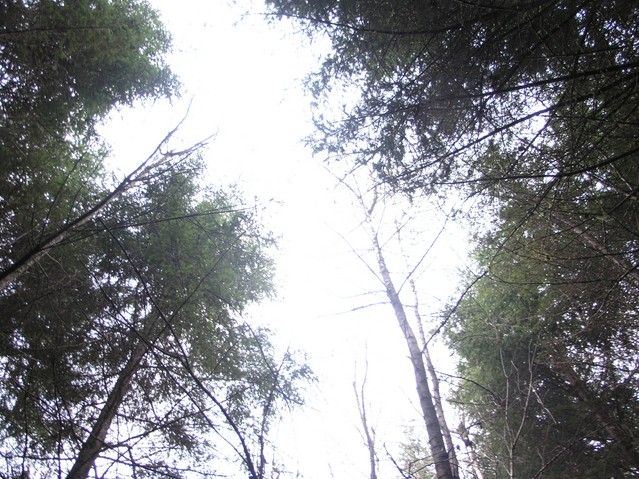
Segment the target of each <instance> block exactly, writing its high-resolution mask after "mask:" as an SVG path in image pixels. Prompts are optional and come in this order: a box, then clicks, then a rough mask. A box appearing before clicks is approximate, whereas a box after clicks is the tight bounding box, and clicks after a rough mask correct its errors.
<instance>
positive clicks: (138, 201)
mask: <svg viewBox="0 0 639 479" xmlns="http://www.w3.org/2000/svg"><path fill="white" fill-rule="evenodd" d="M169 48H170V38H169V36H168V34H167V32H166V31H165V30H164V27H163V25H162V24H161V23H160V21H159V17H158V14H157V12H155V11H154V10H153V9H152V8H151V7H150V6H149V5H148V4H147V3H146V2H144V1H134V0H72V1H64V2H63V1H57V0H47V1H36V2H27V1H18V2H13V1H4V2H0V73H1V78H2V80H1V81H0V162H2V168H1V171H0V377H1V378H2V381H1V385H0V476H1V477H7V478H14V477H21V478H26V477H30V478H38V477H43V478H44V477H52V476H55V477H63V476H65V477H68V478H84V477H88V476H89V475H91V476H93V475H95V476H96V477H97V476H100V477H118V478H119V477H185V476H188V475H189V474H197V475H198V477H206V476H212V475H216V474H218V472H217V471H218V469H219V468H220V467H221V468H231V466H229V465H228V464H229V463H236V462H239V465H238V466H237V467H239V470H242V474H245V473H248V474H249V475H250V476H251V477H254V478H258V477H260V478H261V477H264V475H265V473H266V471H265V467H266V459H265V454H266V452H265V450H266V449H265V448H266V447H267V446H268V442H267V433H268V430H269V427H270V425H271V423H272V420H273V418H274V417H276V415H277V414H278V409H279V407H280V405H281V402H282V401H287V402H289V403H296V402H299V400H300V398H299V396H298V393H297V389H296V388H295V384H297V381H298V380H300V379H303V378H307V377H308V374H309V372H308V370H307V369H306V368H305V367H304V366H300V365H298V364H297V363H296V362H295V361H294V359H293V357H292V356H291V355H290V354H286V355H285V356H284V358H283V359H282V360H281V361H276V359H275V358H276V355H275V352H274V348H273V347H272V346H271V344H270V342H269V334H268V331H265V330H264V329H260V328H253V327H251V326H250V325H249V324H248V323H247V322H246V321H245V320H243V319H242V316H241V315H242V312H243V311H244V310H245V308H246V307H247V306H248V305H250V304H252V303H254V302H256V301H259V300H260V299H262V298H264V297H267V296H269V295H271V294H272V291H273V285H272V282H271V276H272V269H273V265H272V261H271V259H270V251H271V249H272V247H273V244H274V242H273V239H272V238H271V237H270V235H269V234H268V233H265V232H263V231H262V228H261V225H260V224H259V222H258V221H257V219H256V217H255V211H254V209H251V208H248V207H245V206H244V205H243V204H242V201H241V199H240V197H239V195H238V194H237V193H236V192H234V191H232V190H231V191H222V190H212V189H210V188H206V187H204V186H203V185H202V184H201V182H200V180H199V178H201V177H202V176H203V166H202V165H203V161H202V158H201V157H200V155H201V153H200V148H199V147H200V146H201V145H195V146H194V147H192V148H186V149H184V150H182V151H177V152H176V151H173V150H172V148H171V144H170V139H171V136H170V135H169V136H168V137H167V138H166V139H165V141H163V142H162V143H161V144H160V145H159V146H158V148H157V149H156V150H155V152H154V153H153V154H152V155H151V156H150V157H149V158H148V159H147V160H146V161H141V162H140V165H139V166H138V167H137V169H134V171H133V172H132V173H131V174H129V175H127V176H126V177H124V178H120V179H118V178H115V177H112V176H111V175H109V174H108V172H107V171H106V170H105V167H104V160H105V158H106V155H107V148H105V146H104V145H103V144H102V141H101V139H100V138H98V137H97V135H96V133H95V128H94V127H95V125H96V124H97V122H98V121H100V120H101V119H102V118H104V116H105V115H106V114H107V113H108V112H109V111H110V110H112V109H113V108H115V107H118V106H122V105H131V104H133V103H134V102H135V101H137V100H143V99H156V98H159V97H162V96H165V97H171V96H172V95H175V94H177V85H178V83H177V81H176V79H175V77H174V75H173V73H172V72H171V71H170V69H169V68H168V67H167V65H166V64H165V60H164V56H165V55H166V53H167V52H168V51H169ZM235 470H238V469H237V468H235Z"/></svg>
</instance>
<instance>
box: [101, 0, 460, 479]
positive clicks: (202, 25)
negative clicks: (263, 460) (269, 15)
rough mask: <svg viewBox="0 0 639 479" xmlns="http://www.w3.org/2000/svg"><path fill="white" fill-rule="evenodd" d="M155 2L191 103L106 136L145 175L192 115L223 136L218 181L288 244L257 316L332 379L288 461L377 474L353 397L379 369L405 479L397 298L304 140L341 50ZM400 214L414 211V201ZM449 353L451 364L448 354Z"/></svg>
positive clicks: (438, 260) (305, 412) (383, 435)
mask: <svg viewBox="0 0 639 479" xmlns="http://www.w3.org/2000/svg"><path fill="white" fill-rule="evenodd" d="M150 3H151V5H153V6H154V7H155V8H156V9H158V10H159V11H160V12H161V14H162V18H163V21H164V22H165V25H166V26H167V28H168V30H169V31H170V32H171V34H172V36H173V43H174V51H173V52H172V54H171V55H170V58H169V60H170V63H171V65H172V68H173V69H174V71H175V72H176V73H177V74H178V76H179V77H180V80H181V81H182V83H183V90H182V97H181V98H180V99H176V100H174V101H173V102H172V103H171V104H169V103H167V102H166V101H158V102H156V103H152V104H144V105H139V106H137V107H135V108H127V109H122V110H119V111H117V112H114V113H113V114H112V115H111V117H110V119H109V121H108V122H107V123H106V124H105V126H104V128H103V132H102V133H103V135H104V137H105V138H106V140H107V141H108V142H109V143H110V144H111V146H112V162H113V166H114V168H116V169H120V170H121V171H123V172H126V171H130V170H131V169H133V168H134V166H135V165H136V164H137V163H139V162H140V161H141V160H142V159H144V158H146V156H148V154H149V153H150V152H151V151H152V150H153V149H154V148H155V146H156V145H157V144H158V142H159V141H160V140H161V139H162V138H163V137H164V136H165V135H166V133H167V132H168V131H170V130H171V129H173V128H174V127H175V126H176V125H177V124H178V123H179V122H180V121H181V120H182V118H184V117H185V115H186V120H185V122H184V124H183V125H182V127H181V128H180V130H179V132H178V134H177V136H178V138H177V140H178V141H179V142H183V143H184V144H190V143H194V142H196V141H199V140H201V139H203V138H206V137H209V136H211V135H213V139H212V140H211V141H210V143H209V145H208V147H207V149H206V152H205V159H206V162H207V167H208V178H207V181H209V182H211V183H213V184H215V185H218V186H226V185H229V184H236V185H237V186H238V187H239V189H240V190H241V191H243V192H244V196H245V198H246V201H247V202H249V203H250V202H255V203H256V204H257V205H259V206H260V207H263V209H262V211H263V222H264V223H265V225H266V227H267V228H269V229H271V230H272V231H273V232H274V233H275V234H276V235H277V236H278V237H279V238H280V239H279V249H278V251H276V252H275V261H276V264H277V270H278V273H277V278H276V282H277V286H278V298H277V299H276V300H274V301H272V302H269V303H261V304H260V305H258V306H256V307H255V308H253V309H252V310H251V311H250V313H249V315H250V318H248V319H247V320H250V321H254V322H257V323H259V324H267V325H269V326H271V327H273V328H274V329H275V330H276V338H275V340H276V342H277V343H278V344H279V345H281V347H282V348H288V347H291V348H293V349H298V350H302V351H305V352H306V354H307V355H308V361H309V363H310V365H311V367H312V368H313V370H314V371H315V373H316V375H317V377H318V381H317V382H316V383H314V384H312V385H309V386H308V387H307V406H306V407H305V408H304V409H302V410H299V411H296V412H294V413H293V414H292V416H290V417H287V418H284V419H283V421H282V423H281V424H280V427H279V428H278V429H277V430H276V431H274V437H273V438H272V439H273V440H274V442H275V443H276V444H277V449H278V454H279V455H280V456H281V461H282V462H283V467H284V468H285V469H287V470H288V471H290V472H292V473H296V472H299V473H300V474H301V476H302V477H304V478H306V479H320V478H321V479H324V478H327V477H328V478H331V477H332V478H335V479H341V478H344V479H346V478H359V477H368V476H367V475H368V458H367V450H366V448H365V446H364V445H363V442H362V438H361V435H360V432H358V430H359V428H360V424H359V418H358V416H357V409H356V403H355V396H354V392H353V389H352V383H353V381H357V382H358V383H361V380H362V379H363V377H364V374H365V371H366V370H367V383H366V394H367V402H368V403H369V407H370V411H369V419H370V421H371V422H372V423H373V425H374V426H375V428H376V430H377V434H378V445H379V451H378V452H379V455H380V458H381V459H382V463H383V464H382V465H381V467H382V473H384V472H386V473H387V474H391V473H392V472H393V471H392V466H390V465H389V463H388V461H387V460H384V458H385V457H386V453H385V452H384V445H386V446H387V448H388V449H389V451H390V452H391V453H393V454H397V453H398V443H399V442H400V441H401V440H402V439H403V434H404V428H405V427H407V426H409V425H411V424H412V423H415V421H417V420H418V418H419V412H418V410H417V401H416V394H415V386H414V379H413V376H412V370H411V366H410V362H409V361H408V358H407V352H406V346H405V344H404V342H403V338H402V336H401V333H400V331H399V329H398V327H397V325H396V322H395V318H394V316H393V314H392V309H391V307H390V306H389V305H388V304H381V305H376V306H369V305H372V304H375V303H378V302H380V301H383V299H384V298H383V296H380V295H379V291H380V284H379V282H378V281H377V280H376V278H375V276H374V275H373V274H372V273H371V272H370V271H369V270H368V267H367V266H366V264H364V262H363V261H362V260H361V259H360V258H358V256H357V254H355V253H354V250H355V251H357V252H358V254H360V255H361V256H362V257H363V258H364V259H369V260H370V258H371V257H370V256H369V253H370V252H369V251H367V248H369V243H367V239H366V236H365V234H364V232H363V229H362V227H361V215H358V214H357V209H356V208H354V207H353V202H352V198H351V197H350V196H349V194H348V193H347V192H346V191H345V190H344V189H343V188H340V187H338V186H337V184H336V180H335V178H334V177H333V176H332V175H331V174H330V173H329V171H328V170H327V167H326V165H324V164H323V163H322V158H320V157H313V156H312V155H311V153H310V151H309V149H308V148H306V147H305V146H304V145H303V142H302V139H303V138H304V137H305V136H307V135H308V134H310V133H311V131H312V121H311V111H310V102H311V100H310V97H308V96H307V95H305V92H304V89H303V86H302V85H303V79H304V77H305V76H306V75H307V74H308V73H310V72H311V71H313V70H314V69H316V68H317V67H318V66H319V62H320V59H321V54H322V53H323V52H325V51H326V48H327V43H326V42H322V41H314V42H310V41H309V40H308V39H307V38H306V37H305V36H303V35H301V34H299V32H296V30H295V27H293V26H291V25H290V24H288V23H286V22H273V23H270V24H269V23H268V22H266V21H265V17H264V16H263V15H261V14H260V12H263V11H265V9H264V7H263V6H262V4H261V3H260V2H257V1H255V2H249V1H242V2H238V3H239V4H240V5H234V4H232V3H226V2H224V1H210V0H208V1H207V0H181V1H180V2H176V1H174V0H150ZM247 12H250V13H249V14H247ZM187 111H188V115H187ZM397 210H399V211H406V210H407V207H406V204H400V205H399V206H398V207H397ZM389 211H390V212H392V211H393V209H392V208H391V206H390V205H389ZM415 216H416V219H415V220H414V224H415V225H416V226H415V235H414V236H412V237H411V238H417V240H415V241H411V240H410V239H409V240H408V241H407V244H408V245H409V249H410V252H411V254H412V257H413V258H419V257H421V255H423V253H424V252H425V251H426V249H427V247H428V246H429V245H430V242H431V240H432V238H434V237H435V235H436V234H437V232H438V231H439V228H440V226H441V222H442V217H441V214H440V213H438V212H437V211H434V210H433V208H432V207H423V208H422V209H421V210H419V209H417V208H415ZM459 238H460V232H459V231H458V230H455V229H454V228H452V227H451V228H449V229H447V230H446V233H445V235H444V237H443V238H441V241H439V242H438V243H437V248H436V249H435V250H434V251H432V252H431V254H429V256H428V258H427V260H426V261H425V262H424V264H423V265H422V267H421V268H420V270H419V271H418V274H419V287H420V291H423V292H424V293H423V296H421V297H420V303H422V304H424V306H425V308H429V307H430V308H431V309H432V308H435V307H436V306H435V305H440V304H441V302H442V301H443V300H445V299H446V297H447V296H448V295H449V294H451V293H452V291H453V290H454V288H455V286H456V276H455V274H456V271H457V270H456V268H457V267H458V265H459V264H463V250H464V242H463V241H459ZM391 259H393V261H391V264H401V263H402V261H399V259H401V258H391ZM413 261H414V259H413ZM369 263H370V261H369ZM400 269H401V267H400V266H398V271H399V270H400ZM372 293H376V294H372ZM365 306H368V307H365ZM353 310H355V311H353ZM440 357H441V358H442V360H443V362H444V363H446V364H444V365H445V366H450V365H451V361H450V357H449V356H448V354H447V353H446V352H444V353H443V354H442V355H440ZM396 476H397V475H396V474H395V476H390V475H387V476H386V477H396ZM382 477H383V475H382Z"/></svg>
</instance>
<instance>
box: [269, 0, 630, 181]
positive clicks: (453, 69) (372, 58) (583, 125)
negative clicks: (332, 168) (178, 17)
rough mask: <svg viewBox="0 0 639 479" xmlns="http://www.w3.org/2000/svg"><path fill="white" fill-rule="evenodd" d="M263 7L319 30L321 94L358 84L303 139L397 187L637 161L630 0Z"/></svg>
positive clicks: (280, 0)
mask: <svg viewBox="0 0 639 479" xmlns="http://www.w3.org/2000/svg"><path fill="white" fill-rule="evenodd" d="M268 5H269V6H270V7H271V9H272V11H273V13H274V14H275V15H278V16H280V17H282V16H291V17H294V18H296V19H299V20H300V21H302V22H303V24H304V25H305V26H306V28H307V31H308V32H309V33H310V34H316V33H322V34H323V33H326V34H327V35H328V38H329V39H330V41H331V43H332V46H333V51H332V53H330V54H329V55H328V56H327V58H326V60H325V61H324V63H323V65H322V68H321V70H320V71H319V72H318V73H317V74H316V75H315V76H314V77H313V78H312V79H311V80H310V82H309V84H310V87H311V91H312V92H313V93H314V94H315V96H316V98H317V100H318V101H319V102H322V101H324V100H328V101H330V100H332V99H333V98H337V99H338V101H342V100H339V96H340V95H341V94H342V93H343V92H348V94H349V95H350V96H353V95H354V96H355V100H354V101H352V102H350V101H348V100H347V101H346V105H345V106H344V107H343V109H336V108H327V109H326V110H325V111H322V112H321V113H320V114H319V115H318V116H317V121H316V123H317V130H318V131H317V134H316V135H315V136H314V137H313V138H312V139H311V144H312V145H313V146H314V148H315V149H316V150H317V151H321V152H324V153H326V154H327V155H328V156H329V157H332V158H335V159H337V160H342V161H343V160H345V159H349V160H351V161H350V164H352V165H355V166H356V165H358V164H361V163H368V164H371V165H373V166H374V167H375V169H376V170H377V172H378V174H379V177H380V179H381V180H382V181H385V182H387V183H388V184H389V185H392V186H394V187H395V188H397V189H400V190H402V191H406V192H409V193H414V192H419V191H425V190H426V191H430V192H432V191H438V192H441V191H444V189H445V185H469V188H470V189H471V190H477V189H479V190H480V191H481V190H482V189H483V188H484V187H486V185H490V184H493V183H495V182H499V183H503V182H507V181H508V180H516V179H521V178H538V179H546V180H547V181H550V180H552V179H553V178H554V179H560V178H565V177H571V176H580V175H582V174H584V173H587V172H596V171H598V170H599V169H600V168H601V167H602V166H605V165H611V164H618V163H619V162H621V161H625V160H631V161H633V162H635V163H636V155H637V146H638V145H637V141H636V139H637V136H636V111H637V98H639V96H638V95H637V82H636V79H637V74H638V73H639V70H638V67H639V63H637V50H636V48H635V46H634V40H633V39H634V38H635V37H636V34H637V29H638V26H639V24H638V23H637V18H638V17H637V12H636V5H635V4H634V2H632V1H628V0H617V1H612V2H587V3H575V2H571V1H564V0H542V1H532V2H531V1H528V0H520V1H515V2H508V3H504V2H501V1H486V2H481V3H480V4H478V3H467V2H446V1H444V2H440V1H435V2H409V1H405V0H392V1H387V0H379V1H366V2H363V1H357V0H354V1H340V2H331V1H306V0H296V1H290V0H270V1H269V2H268ZM332 111H337V112H338V113H337V115H336V117H333V116H331V112H332ZM496 152H499V153H502V159H503V160H504V161H503V162H500V163H495V162H493V161H490V158H491V157H492V156H493V155H494V154H495V153H496Z"/></svg>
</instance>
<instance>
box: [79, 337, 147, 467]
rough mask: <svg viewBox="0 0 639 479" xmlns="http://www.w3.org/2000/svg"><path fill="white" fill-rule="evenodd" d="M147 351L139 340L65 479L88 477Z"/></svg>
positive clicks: (145, 346) (144, 344)
mask: <svg viewBox="0 0 639 479" xmlns="http://www.w3.org/2000/svg"><path fill="white" fill-rule="evenodd" d="M148 349H149V346H148V345H147V344H146V343H145V342H144V341H143V340H140V342H139V343H138V345H137V346H136V347H135V349H134V350H133V352H132V353H131V356H130V357H129V360H128V361H127V363H126V365H125V366H124V369H122V371H121V372H120V375H119V376H118V380H117V381H116V383H115V385H114V386H113V389H111V392H110V393H109V396H108V397H107V400H106V402H105V403H104V406H102V410H101V411H100V415H99V416H98V418H97V419H96V421H95V424H94V425H93V428H92V429H91V432H90V433H89V436H88V437H87V438H86V439H85V441H84V443H83V444H82V447H81V448H80V452H79V453H78V456H77V457H76V459H75V463H74V464H73V467H72V468H71V470H70V471H69V474H68V475H67V479H86V478H87V477H88V475H89V471H90V470H91V468H92V467H93V465H94V464H95V460H96V459H97V457H98V455H99V454H100V451H102V449H103V448H104V441H105V439H106V435H107V433H108V432H109V428H110V427H111V422H112V421H113V418H114V417H115V415H116V413H117V411H118V408H119V407H120V404H121V403H122V400H123V399H124V396H125V394H126V393H127V391H128V390H129V386H130V385H131V379H132V378H133V374H134V373H135V371H136V370H137V368H138V366H139V365H140V361H142V358H143V357H144V355H145V354H146V352H147V351H148Z"/></svg>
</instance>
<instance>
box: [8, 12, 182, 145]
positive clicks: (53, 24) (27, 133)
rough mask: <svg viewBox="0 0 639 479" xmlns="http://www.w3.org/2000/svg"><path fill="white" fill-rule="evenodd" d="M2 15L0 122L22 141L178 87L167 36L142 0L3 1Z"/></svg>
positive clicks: (78, 125) (74, 127) (80, 126)
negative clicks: (167, 59)
mask: <svg viewBox="0 0 639 479" xmlns="http://www.w3.org/2000/svg"><path fill="white" fill-rule="evenodd" d="M0 19H1V20H0V22H1V23H0V44H1V45H2V49H1V50H0V71H1V72H2V76H3V82H2V85H1V86H0V120H1V121H2V126H3V128H9V129H10V131H11V132H12V134H13V135H14V137H15V138H14V141H16V142H20V143H21V144H23V146H24V142H26V143H29V144H30V145H31V146H34V145H33V143H34V141H33V136H34V135H50V134H58V136H59V137H61V136H62V134H64V133H67V132H68V131H69V130H71V131H74V132H76V133H78V132H83V131H85V130H86V129H87V128H89V127H91V126H92V125H93V123H94V122H95V120H96V119H99V118H102V117H103V116H104V115H105V114H106V113H108V111H109V110H110V109H111V108H112V107H113V106H122V105H130V104H132V103H133V102H134V101H135V100H138V99H156V98H159V97H163V96H166V97H170V96H173V95H175V94H176V93H177V86H178V83H177V80H176V78H175V76H174V75H173V73H172V72H171V71H170V69H169V67H168V66H167V64H166V62H165V59H164V56H165V54H166V53H167V52H168V51H169V50H170V35H169V34H168V33H167V31H166V30H165V28H164V26H163V25H162V23H161V22H160V19H159V15H158V13H157V12H156V11H155V10H154V9H153V8H151V7H150V6H149V5H148V3H146V2H145V1H137V0H93V1H89V0H73V1H65V2H61V1H57V0H47V1H42V2H24V1H18V2H3V4H2V5H0ZM27 137H28V138H27Z"/></svg>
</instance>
